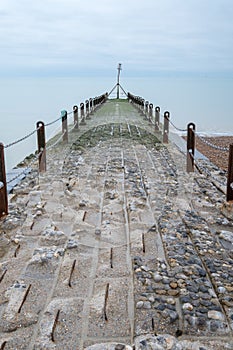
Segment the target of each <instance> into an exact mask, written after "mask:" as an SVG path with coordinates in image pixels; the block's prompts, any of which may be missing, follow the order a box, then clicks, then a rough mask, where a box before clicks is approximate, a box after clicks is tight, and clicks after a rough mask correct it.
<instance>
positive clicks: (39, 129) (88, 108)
mask: <svg viewBox="0 0 233 350" xmlns="http://www.w3.org/2000/svg"><path fill="white" fill-rule="evenodd" d="M107 99H108V93H104V94H102V95H100V96H97V97H95V98H90V99H89V100H86V101H85V104H84V103H83V104H80V106H83V107H84V108H83V107H82V109H80V116H81V118H83V121H84V123H85V121H86V119H90V116H91V114H92V113H93V112H94V111H95V110H96V109H97V108H98V107H100V106H101V105H102V104H103V103H104V102H106V100H107ZM72 115H73V126H72V127H71V128H69V126H68V116H69V117H71V116H72ZM59 121H61V122H62V133H61V136H59V137H58V139H57V140H56V141H55V142H54V143H53V144H51V145H50V146H49V147H46V140H45V127H49V126H51V125H53V124H55V123H57V122H59ZM80 124H81V123H79V117H78V106H76V105H75V106H74V107H73V110H72V111H70V112H67V111H65V110H64V111H62V112H61V116H60V117H59V118H56V119H55V120H53V121H51V122H48V123H43V122H42V121H39V122H37V124H36V128H35V130H33V131H31V132H30V133H28V134H27V135H25V136H23V137H21V138H20V139H17V140H15V141H13V142H10V143H8V144H7V145H4V144H3V143H0V218H1V217H2V216H5V215H7V214H8V195H7V185H9V184H10V183H12V182H14V181H15V180H17V179H18V178H20V177H22V176H23V175H25V174H26V173H28V172H29V170H30V168H31V167H32V165H33V164H34V163H35V162H37V161H38V162H39V167H38V168H39V172H44V171H46V151H49V150H51V149H52V148H54V147H55V146H56V145H58V143H60V142H64V143H67V142H68V132H71V131H73V130H74V129H78V128H79V125H80ZM35 133H37V146H38V150H37V154H36V155H35V156H34V158H33V159H32V160H31V161H30V163H28V164H27V167H26V168H24V169H23V170H22V172H19V173H18V174H17V175H15V176H14V177H12V178H10V179H9V180H8V181H7V180H6V170H5V154H4V150H5V149H8V148H10V147H12V146H15V145H17V144H19V143H21V142H23V141H24V140H26V139H28V138H29V137H31V136H32V135H34V134H35Z"/></svg>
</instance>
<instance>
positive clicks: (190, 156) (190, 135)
mask: <svg viewBox="0 0 233 350" xmlns="http://www.w3.org/2000/svg"><path fill="white" fill-rule="evenodd" d="M195 128H196V126H195V124H194V123H189V124H188V125H187V163H186V169H187V172H188V173H191V172H193V171H194V152H195Z"/></svg>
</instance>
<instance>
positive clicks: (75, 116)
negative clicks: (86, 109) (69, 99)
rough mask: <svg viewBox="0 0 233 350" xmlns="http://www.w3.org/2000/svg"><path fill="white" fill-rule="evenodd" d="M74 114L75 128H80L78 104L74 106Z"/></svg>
mask: <svg viewBox="0 0 233 350" xmlns="http://www.w3.org/2000/svg"><path fill="white" fill-rule="evenodd" d="M73 116H74V125H75V129H78V128H79V125H78V106H73Z"/></svg>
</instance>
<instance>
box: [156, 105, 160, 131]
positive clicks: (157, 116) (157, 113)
mask: <svg viewBox="0 0 233 350" xmlns="http://www.w3.org/2000/svg"><path fill="white" fill-rule="evenodd" d="M159 119H160V107H159V106H157V107H155V131H159V123H160V120H159Z"/></svg>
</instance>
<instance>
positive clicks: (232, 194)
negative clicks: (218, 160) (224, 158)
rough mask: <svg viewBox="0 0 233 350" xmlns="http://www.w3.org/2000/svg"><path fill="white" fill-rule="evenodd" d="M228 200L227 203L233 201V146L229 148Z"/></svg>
mask: <svg viewBox="0 0 233 350" xmlns="http://www.w3.org/2000/svg"><path fill="white" fill-rule="evenodd" d="M226 200H227V202H229V201H233V144H230V147H229V158H228V175H227V196H226Z"/></svg>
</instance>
